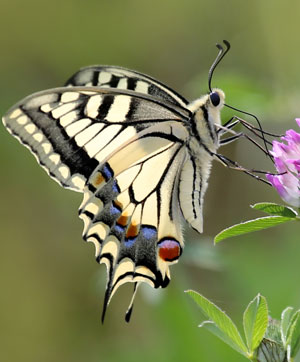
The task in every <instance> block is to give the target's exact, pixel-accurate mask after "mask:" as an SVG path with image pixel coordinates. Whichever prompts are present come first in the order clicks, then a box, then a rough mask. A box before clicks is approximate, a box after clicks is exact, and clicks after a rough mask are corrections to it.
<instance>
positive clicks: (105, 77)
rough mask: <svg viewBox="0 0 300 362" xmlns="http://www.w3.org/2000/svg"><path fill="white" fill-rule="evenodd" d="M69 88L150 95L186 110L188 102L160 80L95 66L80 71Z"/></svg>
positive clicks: (127, 71)
mask: <svg viewBox="0 0 300 362" xmlns="http://www.w3.org/2000/svg"><path fill="white" fill-rule="evenodd" d="M66 85H67V86H69V85H71V86H97V87H109V88H117V89H123V90H131V91H134V92H137V93H143V94H147V95H150V96H152V97H154V98H158V99H160V100H163V101H164V102H167V103H171V104H174V105H176V106H179V107H183V108H186V106H187V105H188V101H187V100H185V99H184V98H183V97H182V96H181V95H180V94H178V93H176V92H175V91H174V90H172V89H171V88H169V87H168V86H166V85H165V84H163V83H161V82H159V81H158V80H156V79H154V78H152V77H150V76H148V75H146V74H142V73H139V72H136V71H133V70H130V69H126V68H122V67H116V66H105V65H95V66H90V67H86V68H82V69H80V70H79V71H78V72H77V73H75V74H74V75H73V76H72V77H71V78H70V79H69V80H68V81H67V83H66Z"/></svg>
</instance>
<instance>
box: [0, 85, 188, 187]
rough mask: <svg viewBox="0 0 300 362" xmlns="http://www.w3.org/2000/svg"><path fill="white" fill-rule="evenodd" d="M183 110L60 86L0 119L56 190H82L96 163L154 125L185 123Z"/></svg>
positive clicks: (121, 94) (120, 94)
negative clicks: (32, 155)
mask: <svg viewBox="0 0 300 362" xmlns="http://www.w3.org/2000/svg"><path fill="white" fill-rule="evenodd" d="M188 117H189V111H188V110H184V109H182V108H179V107H175V106H172V105H169V106H166V105H164V103H163V102H159V101H157V100H153V99H152V98H151V97H149V96H147V95H142V94H140V95H138V94H136V93H134V92H130V91H120V90H117V89H99V88H97V87H90V88H88V87H63V88H56V89H52V90H49V91H43V92H39V93H36V94H33V95H31V96H29V97H27V98H25V99H24V100H23V101H21V102H20V103H18V104H17V105H16V106H14V107H13V108H12V109H11V110H9V111H8V113H7V114H6V115H5V117H4V118H3V123H4V125H5V126H6V127H7V129H8V130H9V131H10V132H11V133H12V134H13V135H14V136H15V137H16V138H18V139H19V141H20V142H21V143H23V144H25V145H26V146H27V147H28V148H29V149H30V150H31V151H32V153H33V154H34V155H35V156H36V158H37V160H38V162H39V163H40V164H41V165H42V166H43V168H44V169H45V170H46V171H47V172H48V174H49V175H50V176H51V177H53V178H54V179H55V180H56V181H57V182H59V183H60V184H61V185H62V186H64V187H68V188H71V189H73V190H75V191H81V192H82V191H83V188H84V185H85V182H86V181H87V179H88V178H89V176H90V174H91V173H92V172H93V170H94V169H95V168H96V167H97V166H98V165H99V162H102V160H103V159H104V158H105V157H107V156H108V154H109V153H110V152H112V151H113V150H114V149H115V148H117V147H119V146H120V145H122V144H123V143H126V142H127V141H128V140H129V139H130V138H132V136H133V135H136V134H137V133H139V132H141V131H142V130H144V129H146V128H147V127H149V126H151V125H153V124H154V123H158V122H168V121H169V120H174V121H177V122H183V121H186V120H187V119H188Z"/></svg>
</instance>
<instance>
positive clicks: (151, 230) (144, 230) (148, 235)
mask: <svg viewBox="0 0 300 362" xmlns="http://www.w3.org/2000/svg"><path fill="white" fill-rule="evenodd" d="M141 234H142V237H144V238H145V239H148V240H150V239H152V238H156V236H157V231H156V228H155V227H154V226H145V225H144V226H142V227H141Z"/></svg>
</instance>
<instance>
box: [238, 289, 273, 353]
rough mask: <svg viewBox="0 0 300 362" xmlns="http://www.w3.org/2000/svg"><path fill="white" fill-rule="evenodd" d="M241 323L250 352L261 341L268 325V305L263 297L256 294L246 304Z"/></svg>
mask: <svg viewBox="0 0 300 362" xmlns="http://www.w3.org/2000/svg"><path fill="white" fill-rule="evenodd" d="M243 324H244V331H245V336H246V340H247V345H248V349H249V351H250V353H251V354H252V352H254V351H255V350H256V349H257V347H258V346H259V344H260V342H261V341H262V339H263V337H264V335H265V332H266V329H267V327H268V305H267V301H266V298H265V297H263V296H261V295H260V294H258V295H257V296H256V297H255V298H254V299H253V300H252V301H251V302H250V303H249V304H248V306H247V308H246V310H245V312H244V316H243Z"/></svg>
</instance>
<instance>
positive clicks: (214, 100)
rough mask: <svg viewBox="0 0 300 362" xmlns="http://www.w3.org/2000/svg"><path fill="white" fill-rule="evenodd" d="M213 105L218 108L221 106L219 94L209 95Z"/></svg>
mask: <svg viewBox="0 0 300 362" xmlns="http://www.w3.org/2000/svg"><path fill="white" fill-rule="evenodd" d="M209 97H210V101H211V103H212V104H213V105H214V106H215V107H217V106H218V105H219V104H220V96H219V94H218V93H217V92H212V93H210V95H209Z"/></svg>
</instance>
